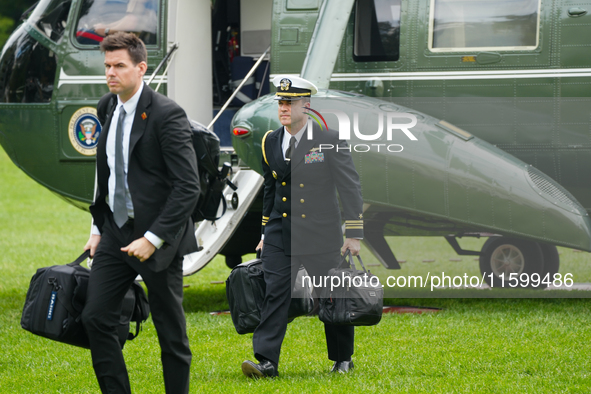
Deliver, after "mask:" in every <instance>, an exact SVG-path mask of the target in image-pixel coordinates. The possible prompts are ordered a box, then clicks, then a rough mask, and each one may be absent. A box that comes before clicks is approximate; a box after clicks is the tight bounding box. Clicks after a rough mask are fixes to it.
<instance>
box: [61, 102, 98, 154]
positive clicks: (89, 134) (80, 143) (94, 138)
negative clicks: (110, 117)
mask: <svg viewBox="0 0 591 394" xmlns="http://www.w3.org/2000/svg"><path fill="white" fill-rule="evenodd" d="M101 130H102V128H101V124H100V123H99V121H98V118H97V116H96V109H95V108H92V107H82V108H80V109H79V110H78V111H76V112H74V115H72V117H71V118H70V123H69V124H68V136H69V137H70V143H71V144H72V146H73V147H74V149H76V151H77V152H79V153H81V154H83V155H85V156H93V155H95V154H96V145H97V143H98V138H99V135H100V134H101Z"/></svg>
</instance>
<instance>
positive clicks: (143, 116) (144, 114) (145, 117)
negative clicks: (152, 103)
mask: <svg viewBox="0 0 591 394" xmlns="http://www.w3.org/2000/svg"><path fill="white" fill-rule="evenodd" d="M147 118H148V115H146V113H145V112H144V113H143V114H142V119H143V120H146V119H147Z"/></svg>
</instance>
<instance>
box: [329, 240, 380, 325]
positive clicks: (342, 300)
mask: <svg viewBox="0 0 591 394" xmlns="http://www.w3.org/2000/svg"><path fill="white" fill-rule="evenodd" d="M347 258H349V262H347ZM357 259H358V260H359V264H361V267H362V268H363V270H358V269H357V268H356V267H355V262H354V261H353V257H352V256H351V252H349V251H347V254H345V256H343V259H342V260H341V262H340V263H339V265H338V266H337V268H333V269H331V270H329V271H328V275H329V277H333V276H335V277H338V278H339V280H338V282H337V280H336V279H335V280H334V282H333V281H332V280H330V281H329V282H330V283H331V285H329V284H328V283H327V285H326V286H325V287H323V288H322V290H321V292H320V310H319V312H318V317H319V318H320V320H321V321H322V322H324V323H328V324H333V325H346V326H373V325H374V324H378V323H379V322H380V320H381V319H382V310H383V304H384V289H383V287H382V285H381V283H380V280H379V279H378V277H377V276H375V275H373V274H372V273H371V272H369V271H367V270H366V269H365V265H363V261H361V257H360V256H357ZM343 263H347V264H346V265H347V266H349V268H341V266H342V265H343ZM332 284H338V286H335V287H334V288H332V289H331V286H332Z"/></svg>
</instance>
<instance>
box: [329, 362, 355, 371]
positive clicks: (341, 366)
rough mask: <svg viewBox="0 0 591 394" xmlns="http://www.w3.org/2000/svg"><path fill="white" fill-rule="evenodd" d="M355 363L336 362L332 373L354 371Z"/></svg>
mask: <svg viewBox="0 0 591 394" xmlns="http://www.w3.org/2000/svg"><path fill="white" fill-rule="evenodd" d="M353 368H355V366H354V365H353V361H335V362H334V365H333V366H332V369H331V370H330V372H339V373H347V372H350V371H352V370H353Z"/></svg>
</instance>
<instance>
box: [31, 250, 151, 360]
mask: <svg viewBox="0 0 591 394" xmlns="http://www.w3.org/2000/svg"><path fill="white" fill-rule="evenodd" d="M89 256H90V251H89V250H87V251H85V252H84V253H83V254H82V255H80V257H78V258H77V259H76V260H75V261H73V262H71V263H69V264H65V265H54V266H51V267H44V268H39V269H38V270H37V272H36V273H35V275H33V277H32V278H31V283H30V285H29V290H28V291H27V297H26V300H25V306H24V308H23V314H22V317H21V326H22V327H23V328H24V329H25V330H27V331H30V332H32V333H33V334H36V335H40V336H42V337H45V338H49V339H53V340H55V341H58V342H63V343H67V344H70V345H74V346H80V347H83V348H86V349H89V348H90V344H89V342H88V336H87V335H86V331H85V330H84V327H83V325H82V321H81V314H82V309H83V308H84V304H85V302H86V291H87V289H88V278H89V276H90V270H88V269H87V268H85V267H82V266H81V265H80V263H81V262H82V261H84V260H85V259H87V258H88V257H89ZM149 314H150V308H149V304H148V298H147V297H146V293H145V292H144V289H143V287H142V286H141V285H140V284H139V283H138V282H133V283H132V285H131V287H130V288H129V290H128V291H127V293H126V294H125V297H124V299H123V304H122V310H121V319H120V320H119V327H117V332H118V334H119V342H120V343H121V347H122V348H123V345H124V344H125V341H126V340H127V339H133V338H135V337H136V336H137V334H138V333H139V330H140V324H141V322H143V321H145V320H146V319H147V318H148V316H149ZM131 321H135V322H136V330H135V334H132V333H130V332H129V325H130V322H131Z"/></svg>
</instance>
